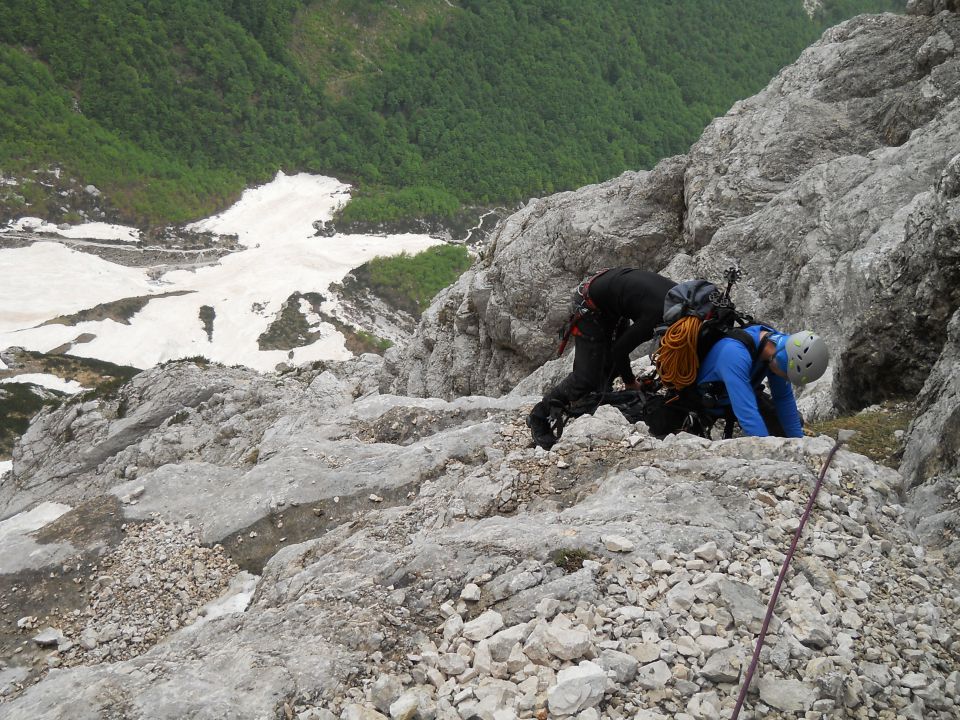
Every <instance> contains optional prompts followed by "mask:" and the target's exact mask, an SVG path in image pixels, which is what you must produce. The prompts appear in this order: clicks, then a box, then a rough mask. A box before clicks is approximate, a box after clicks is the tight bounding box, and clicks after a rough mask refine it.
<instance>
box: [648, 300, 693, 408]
mask: <svg viewBox="0 0 960 720" xmlns="http://www.w3.org/2000/svg"><path fill="white" fill-rule="evenodd" d="M702 324H703V322H702V321H701V320H700V318H698V317H695V316H693V315H687V316H686V317H682V318H680V319H679V320H677V321H676V322H675V323H673V324H672V325H671V326H670V327H669V328H667V332H666V333H664V335H663V339H662V340H661V341H660V349H659V350H658V351H657V355H656V357H655V358H654V362H655V363H656V366H657V373H659V375H660V379H661V380H662V381H663V383H664V384H665V385H670V386H673V387H675V388H677V389H678V390H680V389H682V388H685V387H687V386H688V385H692V384H693V381H694V380H696V379H697V371H698V370H699V369H700V359H699V357H697V336H698V335H699V334H700V326H701V325H702Z"/></svg>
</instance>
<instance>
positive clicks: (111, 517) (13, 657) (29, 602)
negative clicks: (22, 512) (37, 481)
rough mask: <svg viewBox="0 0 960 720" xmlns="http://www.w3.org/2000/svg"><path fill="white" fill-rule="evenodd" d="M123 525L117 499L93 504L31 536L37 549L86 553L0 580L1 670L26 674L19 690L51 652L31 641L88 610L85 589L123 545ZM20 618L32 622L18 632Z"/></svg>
mask: <svg viewBox="0 0 960 720" xmlns="http://www.w3.org/2000/svg"><path fill="white" fill-rule="evenodd" d="M123 523H124V520H123V512H122V510H121V509H120V503H119V500H117V498H116V497H114V496H113V495H103V496H100V497H97V498H93V499H92V500H89V501H87V502H85V503H83V504H82V505H79V506H77V507H75V508H74V509H73V510H71V511H69V512H67V513H65V514H64V515H62V516H61V517H59V518H57V520H55V521H54V522H52V523H50V524H49V525H47V526H45V527H43V528H41V529H40V530H38V531H37V533H36V534H35V538H36V540H37V542H38V543H40V544H47V543H55V542H69V543H71V544H72V545H74V547H77V548H85V550H83V551H81V552H80V553H78V554H77V555H76V556H75V557H73V558H70V559H69V560H68V561H65V562H63V563H58V564H57V565H56V566H53V567H45V568H41V569H39V570H24V571H21V572H18V573H13V574H10V575H0V664H7V665H9V666H21V667H26V668H28V670H29V672H28V675H27V678H26V679H25V681H24V684H32V683H33V682H35V681H36V680H37V679H39V678H40V677H41V676H42V675H43V674H44V673H45V672H46V671H47V670H49V669H50V665H49V664H48V661H47V658H48V656H49V655H50V653H51V648H48V647H46V648H44V647H40V646H38V645H37V644H36V643H34V642H33V641H32V640H31V638H32V637H33V636H34V635H36V634H37V633H38V632H39V631H40V630H43V629H44V628H46V627H48V626H54V627H55V626H56V624H57V623H58V622H59V618H61V617H63V616H64V615H68V614H72V613H74V612H76V613H80V612H81V611H82V610H83V609H84V608H85V607H86V606H87V589H86V585H87V583H88V582H89V581H90V580H91V576H92V575H93V574H94V573H95V572H96V570H97V567H98V563H99V562H100V560H101V559H102V557H103V555H104V554H105V553H107V552H108V551H109V550H110V549H112V548H114V547H116V546H117V545H119V543H120V542H121V540H122V539H123V531H122V530H121V526H122V525H123ZM21 618H36V620H35V621H33V622H31V623H29V624H30V625H31V626H32V627H29V628H23V629H21V628H18V627H17V621H19V620H20V619H21Z"/></svg>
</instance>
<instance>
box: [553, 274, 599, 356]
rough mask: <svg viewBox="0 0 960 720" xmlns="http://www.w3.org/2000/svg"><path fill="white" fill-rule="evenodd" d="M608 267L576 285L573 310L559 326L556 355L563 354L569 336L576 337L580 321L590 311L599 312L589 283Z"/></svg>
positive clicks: (578, 333)
mask: <svg viewBox="0 0 960 720" xmlns="http://www.w3.org/2000/svg"><path fill="white" fill-rule="evenodd" d="M609 269H610V268H604V269H603V270H601V271H600V272H597V273H594V274H593V275H591V276H590V277H588V278H587V279H586V280H584V281H583V282H582V283H580V284H579V285H578V286H577V293H576V295H575V296H574V304H573V312H571V313H570V317H569V318H567V321H566V322H565V323H564V324H563V327H562V328H560V333H559V335H560V345H559V347H557V357H560V356H561V355H563V351H564V350H566V349H567V343H568V342H569V341H570V337H571V336H574V337H576V336H578V335H580V331H579V330H578V328H577V325H579V324H580V321H581V320H582V319H583V318H584V317H586V316H587V315H589V314H590V313H592V312H600V308H598V307H597V304H596V303H595V302H594V301H593V300H592V299H591V298H590V285H592V284H593V281H594V280H596V279H597V278H598V277H600V276H601V275H603V274H604V273H605V272H607V271H608V270H609Z"/></svg>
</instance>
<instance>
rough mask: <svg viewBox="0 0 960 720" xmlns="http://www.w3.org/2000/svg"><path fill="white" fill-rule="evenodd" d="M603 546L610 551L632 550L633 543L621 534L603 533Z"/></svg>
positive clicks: (624, 551) (623, 551)
mask: <svg viewBox="0 0 960 720" xmlns="http://www.w3.org/2000/svg"><path fill="white" fill-rule="evenodd" d="M601 539H602V541H603V546H604V547H605V548H606V549H607V550H609V551H610V552H622V553H628V552H633V549H634V547H635V545H634V544H633V542H632V541H631V540H629V539H628V538H625V537H623V536H621V535H605V536H604V537H603V538H601Z"/></svg>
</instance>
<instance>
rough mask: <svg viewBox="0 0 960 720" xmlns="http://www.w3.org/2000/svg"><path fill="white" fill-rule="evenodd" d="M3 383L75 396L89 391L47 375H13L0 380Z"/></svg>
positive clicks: (74, 383) (75, 383)
mask: <svg viewBox="0 0 960 720" xmlns="http://www.w3.org/2000/svg"><path fill="white" fill-rule="evenodd" d="M4 383H29V384H31V385H39V386H40V387H45V388H47V389H48V390H56V391H57V392H62V393H66V394H67V395H76V394H77V393H79V392H83V391H84V390H89V388H85V387H84V386H83V385H81V384H80V383H78V382H77V381H76V380H64V379H63V378H60V377H57V376H56V375H50V374H48V373H24V374H23V375H15V376H14V377H8V378H0V385H3V384H4Z"/></svg>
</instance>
